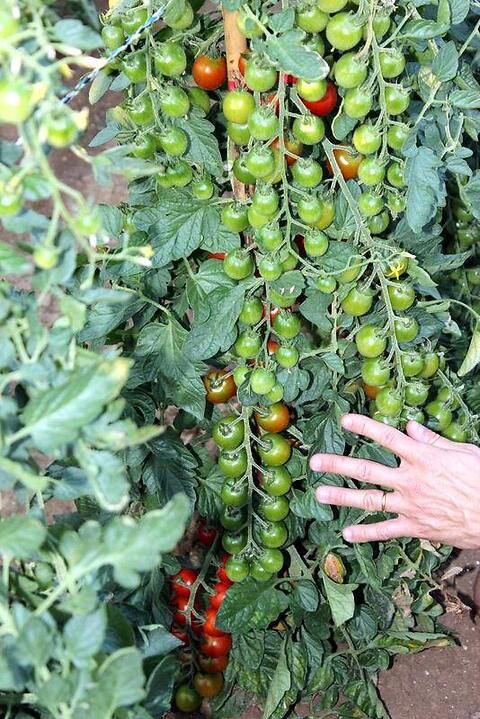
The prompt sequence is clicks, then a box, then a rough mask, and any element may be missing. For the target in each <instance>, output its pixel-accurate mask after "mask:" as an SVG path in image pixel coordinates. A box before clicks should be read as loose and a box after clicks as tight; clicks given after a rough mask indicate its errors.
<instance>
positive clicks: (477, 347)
mask: <svg viewBox="0 0 480 719" xmlns="http://www.w3.org/2000/svg"><path fill="white" fill-rule="evenodd" d="M479 362H480V322H478V321H477V324H476V326H475V329H474V331H473V334H472V339H471V340H470V345H469V347H468V350H467V354H466V355H465V357H464V359H463V362H462V364H461V366H460V369H459V370H458V376H459V377H464V376H465V375H466V374H468V373H469V372H471V371H472V370H473V369H474V368H475V367H476V366H477V365H478V363H479Z"/></svg>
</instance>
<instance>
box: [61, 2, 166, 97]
mask: <svg viewBox="0 0 480 719" xmlns="http://www.w3.org/2000/svg"><path fill="white" fill-rule="evenodd" d="M168 5H169V3H168V2H167V3H166V4H165V5H163V6H162V7H160V8H158V10H156V11H155V12H154V13H153V15H150V17H149V18H147V19H146V20H145V22H144V23H143V25H140V27H139V28H137V29H136V30H135V32H134V33H132V34H131V35H129V37H127V38H126V40H125V42H124V43H123V45H120V47H117V48H116V49H115V50H112V52H111V53H110V54H109V55H108V57H107V58H105V62H104V63H103V64H102V65H100V66H99V67H96V68H95V70H92V72H89V73H88V74H87V75H84V76H83V77H82V78H80V80H79V81H78V82H77V84H76V85H75V87H74V88H73V89H72V90H70V91H69V92H67V94H66V95H64V97H63V98H62V102H63V103H64V104H65V105H66V104H67V103H69V102H70V101H71V100H73V98H74V97H76V96H77V95H79V94H80V93H81V92H82V90H84V89H85V88H86V87H87V85H89V84H90V83H91V82H93V81H94V80H95V78H96V77H97V75H98V74H99V73H100V72H101V71H102V70H104V69H105V68H106V67H107V65H109V63H111V62H112V61H113V60H115V58H117V57H118V56H119V55H121V54H122V53H123V52H125V50H128V48H129V46H130V45H132V44H133V43H135V42H136V41H137V40H138V39H139V38H140V35H141V34H142V33H143V32H145V30H148V28H150V27H151V26H152V25H154V24H155V23H156V22H157V21H158V20H160V18H161V17H162V15H163V14H164V12H165V10H166V8H167V6H168Z"/></svg>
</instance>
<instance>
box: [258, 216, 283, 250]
mask: <svg viewBox="0 0 480 719" xmlns="http://www.w3.org/2000/svg"><path fill="white" fill-rule="evenodd" d="M255 237H256V239H257V242H258V243H259V245H260V246H261V249H262V250H264V251H265V252H275V250H278V249H279V248H280V247H281V246H282V245H283V243H284V239H285V238H284V236H283V234H282V231H281V230H280V228H279V226H278V225H277V224H276V223H271V222H270V223H269V224H268V225H265V226H264V227H262V228H261V229H259V231H258V232H257V233H256V235H255Z"/></svg>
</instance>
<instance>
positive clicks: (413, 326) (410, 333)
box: [394, 317, 418, 342]
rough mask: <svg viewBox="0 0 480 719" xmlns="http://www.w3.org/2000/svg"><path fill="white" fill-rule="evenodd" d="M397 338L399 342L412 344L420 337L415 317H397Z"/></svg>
mask: <svg viewBox="0 0 480 719" xmlns="http://www.w3.org/2000/svg"><path fill="white" fill-rule="evenodd" d="M394 325H395V336H396V338H397V340H398V341H399V342H411V341H412V340H414V339H415V337H416V336H417V335H418V322H417V320H416V319H415V317H395V322H394Z"/></svg>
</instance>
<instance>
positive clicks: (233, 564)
mask: <svg viewBox="0 0 480 719" xmlns="http://www.w3.org/2000/svg"><path fill="white" fill-rule="evenodd" d="M226 572H227V576H228V578H229V579H230V580H231V581H232V582H243V581H244V580H245V579H246V578H247V577H248V575H249V573H250V566H249V564H248V562H247V560H246V559H240V558H238V557H230V559H229V560H228V562H227V564H226ZM205 653H206V652H205Z"/></svg>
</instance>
